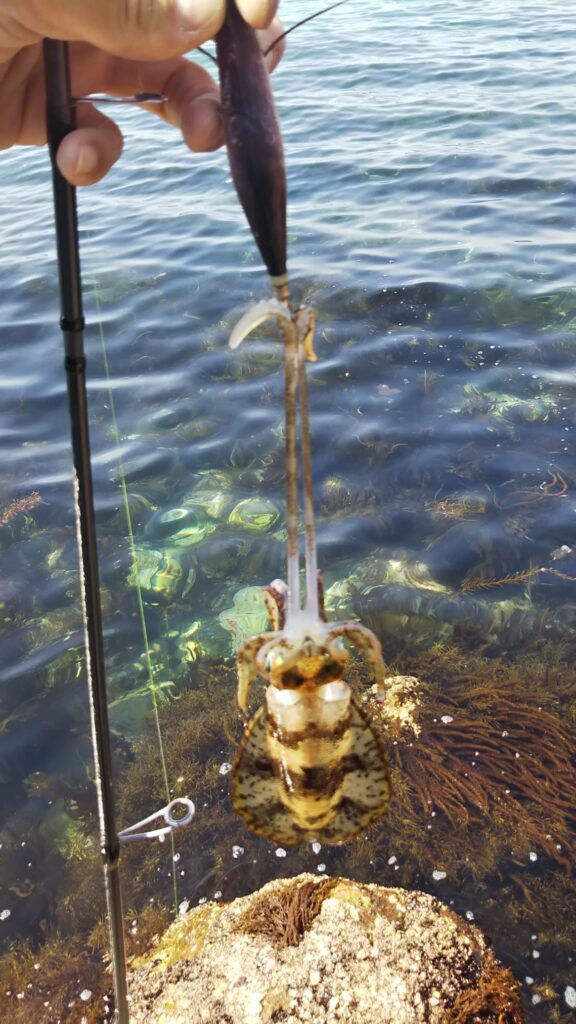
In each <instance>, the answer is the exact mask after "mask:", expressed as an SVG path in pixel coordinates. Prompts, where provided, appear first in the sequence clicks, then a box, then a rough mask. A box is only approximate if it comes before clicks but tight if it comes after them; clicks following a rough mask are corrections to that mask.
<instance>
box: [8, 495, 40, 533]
mask: <svg viewBox="0 0 576 1024" xmlns="http://www.w3.org/2000/svg"><path fill="white" fill-rule="evenodd" d="M41 503H42V498H41V496H40V494H39V493H38V491H31V492H30V494H26V495H25V496H24V497H23V498H14V499H13V500H12V501H11V502H9V504H8V505H4V506H3V507H1V508H0V526H8V523H11V522H12V520H13V519H16V517H17V516H20V515H23V514H25V513H26V512H31V511H32V510H33V509H35V508H37V507H38V505H40V504H41Z"/></svg>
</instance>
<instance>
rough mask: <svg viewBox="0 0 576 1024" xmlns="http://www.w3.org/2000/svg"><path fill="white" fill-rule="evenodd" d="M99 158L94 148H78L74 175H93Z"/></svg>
mask: <svg viewBox="0 0 576 1024" xmlns="http://www.w3.org/2000/svg"><path fill="white" fill-rule="evenodd" d="M99 162H100V161H99V157H98V153H97V151H96V149H95V148H94V146H80V149H79V150H78V153H77V155H76V165H75V168H74V170H75V172H76V174H93V173H94V171H95V170H96V168H97V167H98V164H99Z"/></svg>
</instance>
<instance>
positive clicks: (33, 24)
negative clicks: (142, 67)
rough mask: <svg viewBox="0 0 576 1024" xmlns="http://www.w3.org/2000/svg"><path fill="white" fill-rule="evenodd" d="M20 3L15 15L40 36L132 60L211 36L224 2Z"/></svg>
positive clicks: (173, 51)
mask: <svg viewBox="0 0 576 1024" xmlns="http://www.w3.org/2000/svg"><path fill="white" fill-rule="evenodd" d="M18 6H19V8H20V9H19V21H20V22H21V23H26V25H27V28H28V29H29V30H31V31H33V32H35V33H37V34H38V35H39V36H49V37H50V38H52V39H65V40H67V41H70V42H85V43H91V44H92V45H93V46H96V47H98V48H99V49H101V50H105V51H106V52H108V53H112V54H114V55H115V56H118V57H127V58H129V59H133V60H164V59H166V58H167V57H174V56H176V55H178V54H181V53H185V52H186V51H187V50H191V49H193V48H194V47H196V46H201V45H202V43H204V42H206V40H207V39H210V38H211V37H212V36H213V35H214V34H215V33H216V32H217V31H218V29H219V28H220V25H221V24H222V20H223V18H224V12H225V7H226V2H225V0H50V3H46V0H33V2H31V3H27V4H26V5H22V4H21V3H20V4H19V5H18ZM23 6H24V7H25V10H24V11H23V10H22V7H23Z"/></svg>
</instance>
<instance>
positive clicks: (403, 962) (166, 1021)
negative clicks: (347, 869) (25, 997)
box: [130, 874, 524, 1024]
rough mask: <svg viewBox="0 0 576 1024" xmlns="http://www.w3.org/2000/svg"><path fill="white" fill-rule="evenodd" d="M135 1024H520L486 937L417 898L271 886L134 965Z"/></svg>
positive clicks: (186, 927) (207, 913)
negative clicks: (472, 1023)
mask: <svg viewBox="0 0 576 1024" xmlns="http://www.w3.org/2000/svg"><path fill="white" fill-rule="evenodd" d="M135 967H136V969H135V971H134V973H133V974H132V977H131V980H130V994H131V1010H130V1015H131V1020H132V1021H133V1022H134V1024H189V1022H190V1021H195V1022H198V1024H200V1022H202V1021H206V1022H210V1024H267V1022H276V1024H280V1022H283V1024H301V1022H305V1021H306V1022H312V1021H313V1022H314V1024H336V1022H338V1021H346V1022H347V1024H420V1022H422V1024H423V1022H427V1024H441V1022H442V1024H471V1022H472V1021H476V1020H482V1022H483V1024H498V1022H504V1021H505V1022H506V1024H521V1022H522V1021H523V1020H524V1017H523V1015H522V1009H521V999H520V994H519V986H518V985H517V983H516V982H515V981H514V979H513V977H512V975H511V973H510V972H509V971H508V970H506V969H505V968H503V967H502V966H501V965H500V964H499V963H498V962H497V960H496V958H495V956H494V954H493V953H492V951H491V950H490V948H489V945H488V943H487V941H486V939H485V938H484V937H483V935H482V933H481V932H480V931H479V930H478V929H477V928H475V927H473V926H472V925H470V924H468V923H467V922H466V921H464V920H462V919H461V918H460V917H458V915H457V914H455V913H453V912H452V911H451V910H449V909H448V908H447V907H445V906H444V905H443V904H442V903H441V902H440V901H439V900H437V899H436V898H434V897H433V896H429V895H427V894H426V893H422V892H412V891H407V890H404V889H386V888H383V887H381V886H378V885H364V884H360V883H357V882H352V881H349V880H347V879H344V878H322V879H318V877H317V876H315V875H307V874H304V875H298V876H297V877H295V878H285V879H278V880H276V881H273V882H270V883H269V884H268V885H265V886H264V887H263V888H262V889H260V890H259V891H257V892H255V893H253V894H251V895H250V896H244V897H241V898H240V899H237V900H234V902H233V903H230V904H228V905H222V904H216V903H210V904H206V905H204V906H202V907H199V908H197V909H195V910H193V911H191V912H190V913H188V914H187V915H186V916H185V917H183V918H181V919H180V920H178V921H177V922H175V924H173V925H172V926H171V927H170V928H169V929H168V931H167V932H166V933H165V934H164V936H163V937H162V939H161V940H160V942H159V944H158V946H157V947H156V948H155V949H154V950H153V951H152V953H151V954H148V955H147V956H146V957H145V958H143V959H142V960H141V961H139V962H138V963H136V964H135Z"/></svg>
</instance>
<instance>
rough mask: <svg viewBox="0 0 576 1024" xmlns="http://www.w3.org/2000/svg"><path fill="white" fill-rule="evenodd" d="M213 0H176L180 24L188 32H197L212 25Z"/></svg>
mask: <svg viewBox="0 0 576 1024" xmlns="http://www.w3.org/2000/svg"><path fill="white" fill-rule="evenodd" d="M214 6H215V5H214V0H176V10H177V12H178V15H179V17H180V22H181V24H182V25H183V27H184V28H185V29H186V30H187V31H188V32H198V31H200V30H201V29H204V28H206V27H210V26H212V25H213V23H214V20H215V18H214V13H215V12H214Z"/></svg>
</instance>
